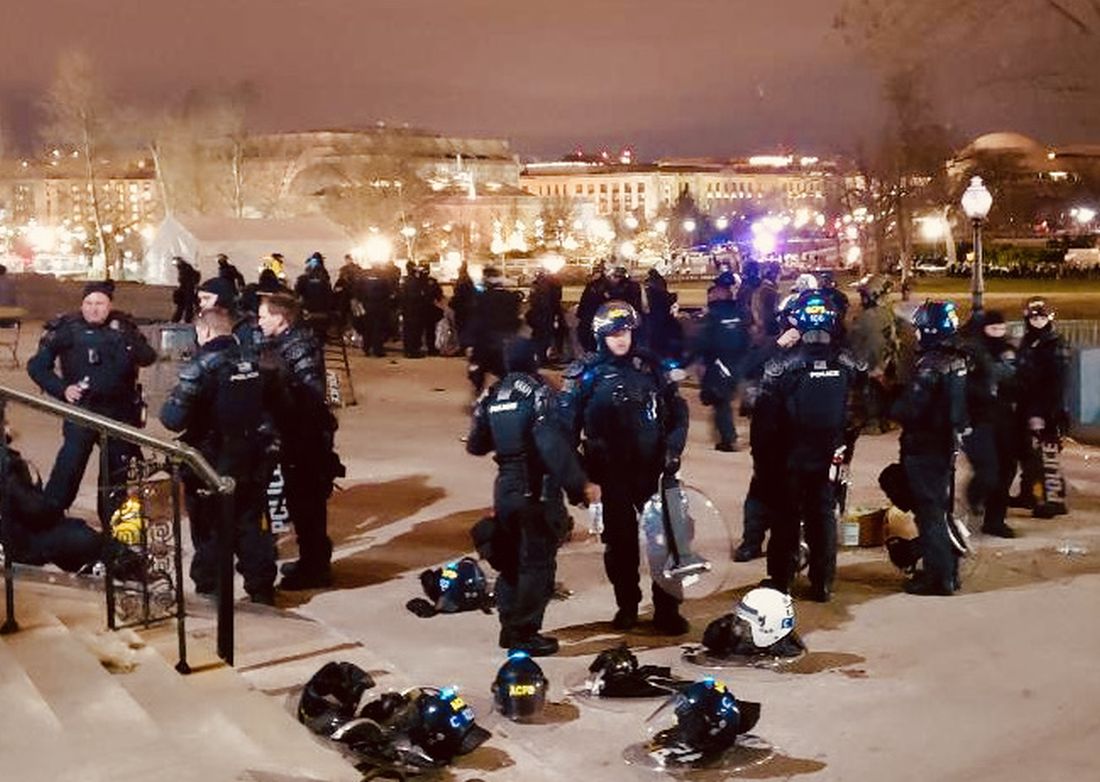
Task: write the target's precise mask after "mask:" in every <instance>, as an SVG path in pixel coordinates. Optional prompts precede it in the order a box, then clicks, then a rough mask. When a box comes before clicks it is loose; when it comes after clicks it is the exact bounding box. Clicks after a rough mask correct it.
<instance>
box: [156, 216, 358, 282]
mask: <svg viewBox="0 0 1100 782" xmlns="http://www.w3.org/2000/svg"><path fill="white" fill-rule="evenodd" d="M351 248H352V241H351V239H350V238H349V237H348V235H347V234H346V233H345V232H344V230H343V229H342V228H340V226H338V225H336V223H334V222H332V221H331V220H329V219H327V218H325V217H293V218H287V219H278V220H275V219H272V220H267V219H246V218H241V219H236V218H229V217H168V218H166V219H165V220H164V222H163V223H161V224H160V228H158V229H157V234H156V236H154V237H153V241H152V242H150V244H149V249H148V250H146V252H145V262H144V268H143V273H142V278H143V280H144V281H145V282H149V283H158V284H161V285H174V284H175V282H176V270H175V267H174V266H173V264H172V259H173V258H174V257H176V256H177V255H178V256H179V257H181V258H183V259H185V260H186V261H187V262H188V263H190V264H191V265H193V266H194V267H195V268H197V269H198V270H199V273H200V274H202V278H203V279H204V280H205V279H206V278H207V277H211V276H213V275H214V274H216V273H217V257H218V253H225V254H226V255H228V256H229V260H230V262H231V263H232V264H233V265H235V266H236V267H237V268H238V269H240V270H241V274H243V275H244V276H245V279H246V280H248V281H250V282H251V281H253V280H255V279H256V277H257V276H258V275H259V271H258V270H259V267H260V264H261V262H262V260H263V258H264V256H267V255H270V254H271V253H282V255H283V257H284V259H285V261H286V275H287V279H288V281H289V282H290V284H291V285H293V284H294V280H295V278H296V277H297V276H298V275H299V274H301V272H302V270H303V269H304V267H305V262H306V258H308V257H309V256H310V255H312V254H313V253H314V252H320V253H321V254H322V255H324V256H325V258H327V259H328V260H329V264H328V265H329V267H330V268H337V267H339V266H340V264H342V263H343V262H344V254H345V253H348V252H350V251H351Z"/></svg>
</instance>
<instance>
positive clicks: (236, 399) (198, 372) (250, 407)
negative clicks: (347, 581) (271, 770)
mask: <svg viewBox="0 0 1100 782" xmlns="http://www.w3.org/2000/svg"><path fill="white" fill-rule="evenodd" d="M233 325H234V324H233V318H232V316H231V315H230V313H229V312H228V311H227V310H225V309H222V308H221V307H211V308H208V309H205V310H202V311H201V312H200V313H199V314H198V317H197V318H196V319H195V336H196V339H197V340H198V343H199V350H198V353H196V355H195V357H194V358H193V359H192V360H191V361H189V362H188V363H187V364H185V365H184V366H183V367H182V368H181V369H180V375H179V383H178V384H177V385H176V387H175V388H173V389H172V391H171V393H170V394H169V395H168V399H167V400H166V401H165V403H164V407H163V408H162V409H161V412H160V420H161V423H163V424H164V426H165V427H166V428H167V429H168V430H169V431H172V432H181V433H182V436H181V437H180V439H181V440H183V442H185V443H187V444H188V445H191V446H193V447H195V448H196V449H198V451H199V453H201V454H202V455H203V457H204V458H205V459H206V460H207V461H208V462H209V463H210V465H211V466H212V467H213V468H214V469H215V470H216V471H217V472H218V474H220V475H223V476H229V477H232V478H233V480H234V481H235V489H234V492H233V497H232V500H231V502H232V510H231V511H230V514H231V516H232V519H233V528H232V529H233V532H232V535H233V539H232V545H233V547H234V551H235V553H236V555H237V559H238V563H239V564H238V569H239V570H240V572H241V575H242V576H244V588H245V592H247V593H248V596H249V598H251V600H252V602H253V603H263V604H265V605H274V604H275V541H274V538H273V537H272V534H271V530H270V528H267V527H266V526H265V523H264V519H263V511H264V508H265V505H266V489H267V477H268V475H267V473H268V466H269V465H268V464H267V463H266V462H267V456H268V451H269V449H270V447H272V446H273V445H274V440H273V437H272V436H271V434H272V430H271V426H270V424H269V422H268V421H267V420H266V415H265V407H267V406H268V405H270V403H271V400H270V399H267V400H265V388H264V385H265V384H264V380H263V378H262V377H261V374H260V364H259V357H258V356H257V354H256V353H255V352H254V351H253V350H252V349H251V348H247V347H242V346H241V344H240V343H239V342H238V341H237V339H236V338H235V337H234V336H233ZM274 390H275V386H274V385H273V384H269V391H274ZM265 403H266V404H265ZM184 487H185V501H186V504H187V515H188V518H189V519H190V521H191V541H192V543H193V544H194V546H195V556H194V558H193V559H192V560H191V580H192V581H194V583H195V591H196V592H200V593H213V592H215V590H216V589H217V585H218V542H219V541H218V534H217V531H218V527H219V526H220V524H221V523H222V519H223V505H222V502H223V500H222V498H221V497H220V496H218V495H216V494H210V493H208V492H207V491H205V490H204V487H203V486H202V485H201V484H200V483H199V482H198V481H197V480H196V479H195V477H194V476H192V475H186V476H185V477H184Z"/></svg>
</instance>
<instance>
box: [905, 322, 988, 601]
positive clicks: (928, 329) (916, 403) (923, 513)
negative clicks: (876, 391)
mask: <svg viewBox="0 0 1100 782" xmlns="http://www.w3.org/2000/svg"><path fill="white" fill-rule="evenodd" d="M913 326H914V327H915V328H916V330H917V334H918V335H919V338H920V352H919V354H918V356H917V363H916V367H915V368H914V372H913V379H912V380H911V381H910V382H909V385H908V386H907V387H906V389H905V391H904V392H903V394H902V396H901V398H899V399H898V400H897V401H896V402H895V403H894V406H893V408H892V409H891V416H892V417H893V418H894V420H896V421H897V422H898V423H900V424H901V427H902V429H901V466H902V468H903V469H904V471H905V476H906V478H907V479H908V482H909V489H910V492H911V493H912V498H913V503H914V513H915V516H916V522H917V527H918V528H919V529H920V543H921V552H922V553H921V559H922V561H923V562H924V569H923V571H921V572H920V573H918V574H917V575H916V576H915V577H914V578H913V579H912V580H910V581H909V582H907V583H906V585H905V591H907V592H910V593H912V594H919V595H950V594H953V593H954V592H955V590H956V589H958V587H959V580H958V561H957V558H956V555H955V552H954V550H953V548H952V544H951V539H950V536H949V534H948V530H947V525H948V514H950V513H952V508H951V507H950V499H949V498H950V497H951V496H952V494H953V492H952V490H951V489H952V482H953V481H954V479H955V476H954V454H955V450H956V445H957V443H958V440H959V437H960V435H962V434H963V433H964V432H965V431H966V430H968V429H969V426H970V423H969V420H968V417H967V411H966V374H967V367H966V360H965V357H964V356H963V354H962V353H961V352H960V351H959V349H958V348H957V346H956V344H955V334H956V332H957V331H958V326H959V317H958V314H957V313H956V310H955V305H954V303H952V302H950V301H926V302H925V303H924V304H922V305H921V306H920V307H918V308H917V311H916V313H914V315H913Z"/></svg>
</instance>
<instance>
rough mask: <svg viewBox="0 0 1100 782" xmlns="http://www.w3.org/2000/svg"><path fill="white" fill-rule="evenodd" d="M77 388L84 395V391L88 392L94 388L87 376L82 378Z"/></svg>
mask: <svg viewBox="0 0 1100 782" xmlns="http://www.w3.org/2000/svg"><path fill="white" fill-rule="evenodd" d="M76 387H77V388H79V389H80V391H81V392H82V393H83V392H84V391H87V390H88V389H89V388H91V387H92V379H91V378H90V377H88V376H87V375H85V376H84V377H82V378H80V382H79V383H77V384H76Z"/></svg>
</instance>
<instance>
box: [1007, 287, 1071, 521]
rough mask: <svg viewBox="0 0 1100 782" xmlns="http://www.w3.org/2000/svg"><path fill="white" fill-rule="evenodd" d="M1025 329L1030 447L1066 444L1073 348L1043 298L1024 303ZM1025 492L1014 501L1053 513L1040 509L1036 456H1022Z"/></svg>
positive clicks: (1022, 365)
mask: <svg viewBox="0 0 1100 782" xmlns="http://www.w3.org/2000/svg"><path fill="white" fill-rule="evenodd" d="M1024 320H1025V322H1026V327H1025V329H1024V336H1023V337H1022V338H1021V340H1020V349H1019V352H1018V353H1017V362H1018V363H1017V366H1018V371H1019V387H1020V397H1019V405H1018V407H1017V415H1018V419H1019V425H1020V429H1021V436H1022V438H1024V441H1025V443H1027V444H1028V445H1027V447H1030V440H1031V438H1032V436H1036V437H1038V439H1039V440H1041V441H1045V442H1059V443H1060V442H1061V437H1062V434H1063V433H1064V432H1065V430H1066V426H1067V424H1068V415H1067V413H1066V383H1067V379H1068V375H1069V349H1068V348H1067V346H1066V343H1065V340H1063V339H1062V337H1061V336H1060V335H1059V334H1058V332H1057V331H1055V329H1054V310H1052V309H1051V308H1050V306H1049V305H1048V304H1047V302H1046V300H1045V299H1043V297H1041V296H1032V297H1031V298H1030V299H1028V300H1027V303H1026V304H1025V305H1024ZM1021 461H1022V463H1021V468H1020V487H1021V488H1020V496H1019V497H1018V498H1014V502H1013V503H1012V504H1013V505H1015V506H1017V507H1028V508H1033V509H1034V510H1033V512H1034V513H1035V515H1037V516H1048V517H1049V515H1050V514H1049V513H1048V512H1047V511H1046V509H1045V508H1041V507H1040V508H1036V507H1035V497H1034V495H1033V493H1032V491H1031V487H1032V486H1034V485H1036V484H1041V483H1042V482H1043V475H1042V473H1041V465H1040V464H1039V461H1038V460H1036V459H1023V460H1021Z"/></svg>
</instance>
